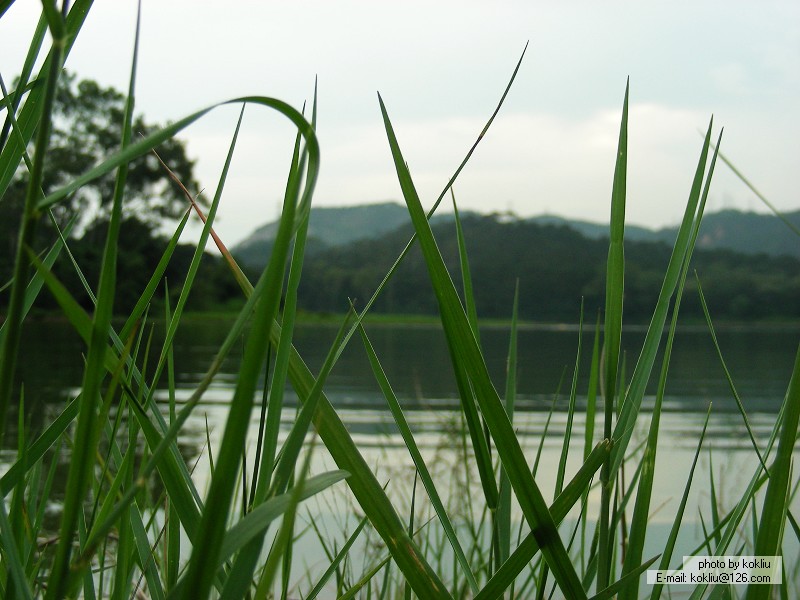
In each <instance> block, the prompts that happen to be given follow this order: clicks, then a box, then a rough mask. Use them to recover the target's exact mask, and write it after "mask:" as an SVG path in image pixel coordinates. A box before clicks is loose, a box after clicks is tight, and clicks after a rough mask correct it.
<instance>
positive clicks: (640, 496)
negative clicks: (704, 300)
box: [620, 132, 722, 600]
mask: <svg viewBox="0 0 800 600" xmlns="http://www.w3.org/2000/svg"><path fill="white" fill-rule="evenodd" d="M721 135H722V133H721V132H720V137H721ZM716 157H717V154H716V152H715V154H714V156H713V157H712V159H711V164H710V165H709V169H708V176H707V178H706V183H705V186H704V189H703V195H702V197H701V199H700V206H699V208H698V216H697V218H696V219H695V220H694V224H693V227H692V232H691V236H690V242H689V246H688V248H687V251H686V256H685V257H684V261H683V266H682V268H681V275H680V281H679V283H678V286H677V291H676V297H675V303H674V305H673V309H672V319H671V322H670V328H669V333H668V335H667V343H666V348H665V350H664V357H663V359H662V367H661V373H660V375H659V380H658V389H657V392H656V401H655V406H654V407H653V411H652V414H651V420H650V431H649V434H648V437H647V445H646V446H645V453H644V458H643V459H642V464H643V465H644V469H643V475H642V477H641V479H640V482H639V486H638V490H637V493H636V503H635V506H634V511H633V519H632V523H631V533H630V538H629V544H628V548H627V552H626V555H625V559H624V565H623V570H622V573H623V575H626V574H628V573H631V572H633V571H634V570H635V569H636V568H637V566H638V564H639V563H640V562H641V559H642V553H643V551H644V542H645V534H646V531H647V522H648V515H649V511H650V500H651V497H652V490H653V480H654V475H655V466H656V454H657V450H658V433H659V424H660V421H661V406H662V403H663V399H664V392H665V390H666V385H667V374H668V373H669V363H670V358H671V356H672V346H673V342H674V340H675V330H676V327H677V323H678V314H679V311H680V306H681V299H682V298H683V291H684V289H685V285H686V276H687V273H688V271H689V263H690V262H691V259H692V252H693V249H694V246H695V242H696V241H697V236H698V233H699V231H700V223H701V221H702V215H703V212H704V209H705V205H706V201H707V200H708V193H709V189H710V184H711V179H712V177H713V174H714V166H715V164H716ZM637 595H638V589H632V588H629V589H628V591H627V592H626V593H625V594H623V595H621V596H620V598H621V600H625V599H626V598H631V599H633V598H635V597H636V596H637Z"/></svg>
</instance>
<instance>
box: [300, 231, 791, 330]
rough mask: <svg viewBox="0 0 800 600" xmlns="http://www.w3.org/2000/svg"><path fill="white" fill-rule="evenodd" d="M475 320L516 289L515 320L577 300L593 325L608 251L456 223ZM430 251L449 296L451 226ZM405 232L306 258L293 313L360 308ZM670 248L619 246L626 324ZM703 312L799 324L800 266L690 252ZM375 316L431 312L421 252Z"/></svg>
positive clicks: (697, 314) (656, 280) (563, 311)
mask: <svg viewBox="0 0 800 600" xmlns="http://www.w3.org/2000/svg"><path fill="white" fill-rule="evenodd" d="M462 225H463V229H464V236H465V239H466V244H467V251H468V255H469V263H470V271H471V274H472V282H473V289H474V294H475V302H476V305H477V309H478V314H479V315H481V316H482V317H485V318H491V317H500V318H507V317H508V315H509V314H510V310H511V300H512V296H513V292H514V287H515V285H516V282H517V281H518V282H519V290H520V296H519V298H520V303H519V315H520V317H521V318H523V319H528V320H543V321H560V322H568V321H572V320H574V319H576V318H577V315H578V310H579V307H580V302H581V299H582V298H583V300H584V301H585V311H586V312H585V314H586V315H591V316H592V317H593V316H594V315H596V314H597V311H598V310H599V309H601V308H602V307H603V305H604V303H605V271H606V257H607V254H608V243H607V241H606V240H603V239H599V238H596V239H591V238H588V237H586V236H585V235H582V234H581V233H579V232H578V231H577V230H576V229H573V228H572V227H568V226H566V225H556V224H540V223H536V222H534V221H532V220H519V219H515V220H507V219H504V218H502V217H499V216H497V215H495V216H470V217H465V218H464V219H463V221H462ZM433 231H434V235H435V236H436V243H437V246H438V247H439V250H440V252H441V253H442V257H443V259H444V261H445V264H446V265H447V268H448V270H449V271H450V275H451V277H453V281H454V283H455V284H456V288H457V289H461V282H460V276H459V272H460V265H459V257H458V242H457V237H456V231H455V227H453V226H452V224H451V223H439V224H436V225H434V226H433ZM411 233H412V229H411V226H410V225H405V226H403V227H401V228H399V229H397V230H395V231H393V232H389V233H387V234H385V235H382V236H380V237H379V238H372V239H363V240H358V241H354V242H352V243H350V244H346V245H342V246H338V247H333V248H330V249H329V250H327V251H326V252H325V253H321V254H316V255H310V256H307V257H306V262H305V266H304V270H303V277H302V278H301V280H300V289H299V298H300V302H299V304H300V307H301V308H302V309H304V310H308V311H311V312H316V313H326V312H330V313H337V312H342V311H343V310H345V309H346V307H347V305H348V299H353V300H354V301H355V303H356V306H359V307H363V304H364V302H366V300H367V299H368V298H369V297H370V296H371V295H372V293H373V292H374V291H375V289H376V287H377V286H378V284H379V283H380V282H381V280H382V279H383V276H384V275H385V274H386V271H387V270H388V269H389V267H390V266H391V265H392V263H393V262H394V260H395V259H396V258H397V255H398V254H399V252H400V251H401V250H402V249H403V247H404V246H405V243H406V242H407V241H408V239H409V237H410V235H411ZM670 253H671V246H670V245H669V244H666V243H662V242H658V241H655V242H653V241H634V240H628V241H626V243H625V257H626V270H625V302H624V306H625V314H626V318H628V319H630V320H629V321H628V322H647V320H648V319H649V318H650V316H652V310H653V307H654V306H655V302H656V299H657V297H658V294H659V289H660V287H661V283H662V281H663V278H664V273H665V269H666V267H667V263H668V261H669V257H670ZM692 262H693V265H692V269H693V271H694V270H696V271H697V273H698V275H699V277H700V280H701V282H702V285H703V290H704V294H705V297H706V300H707V302H708V306H709V307H710V310H711V312H712V315H713V316H714V317H715V318H720V319H723V318H724V319H733V320H737V321H747V320H753V319H783V318H791V319H798V318H800V303H798V301H797V299H798V298H800V260H798V259H796V258H792V257H788V256H775V257H772V256H768V255H764V254H761V255H757V254H749V255H748V254H741V253H737V252H733V251H731V250H727V249H702V248H698V249H696V250H695V252H694V254H693V260H692ZM686 285H687V293H686V297H685V299H684V302H683V303H682V305H681V314H682V315H684V316H685V317H689V318H692V319H697V320H702V318H703V313H702V310H701V306H700V302H699V300H698V298H697V294H696V292H695V288H696V283H695V280H694V277H691V278H689V279H688V280H687V284H686ZM372 310H373V312H384V313H400V314H435V313H436V297H435V295H434V294H433V292H432V290H431V286H430V280H429V275H428V270H427V268H426V266H425V264H424V262H423V261H422V256H421V253H420V251H419V247H418V246H416V247H414V248H412V250H411V252H410V253H409V255H408V256H407V257H406V259H405V260H404V261H403V263H402V264H401V265H400V267H399V268H398V270H397V272H396V274H395V276H394V277H393V278H392V279H391V280H390V281H389V283H388V284H387V285H386V287H385V288H384V290H383V293H382V294H381V296H380V298H378V300H377V302H376V303H375V304H374V305H373V308H372Z"/></svg>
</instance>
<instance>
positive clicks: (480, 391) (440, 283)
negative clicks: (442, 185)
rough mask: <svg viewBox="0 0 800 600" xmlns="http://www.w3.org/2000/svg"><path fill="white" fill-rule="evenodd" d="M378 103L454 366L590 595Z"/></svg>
mask: <svg viewBox="0 0 800 600" xmlns="http://www.w3.org/2000/svg"><path fill="white" fill-rule="evenodd" d="M379 101H380V104H381V112H382V114H383V119H384V125H385V129H386V133H387V137H388V139H389V145H390V148H391V151H392V156H393V159H394V163H395V168H396V170H397V175H398V179H399V180H400V185H401V187H402V189H403V195H404V197H405V199H406V204H407V205H408V208H409V213H410V215H411V218H412V221H413V223H414V226H415V229H416V231H417V234H418V236H419V239H420V246H421V248H422V251H423V255H424V256H425V260H426V263H427V266H428V270H429V274H430V279H431V282H432V285H433V288H434V291H435V293H436V297H437V301H438V303H439V309H440V314H441V317H442V323H443V325H444V328H445V332H446V333H447V336H448V344H449V346H450V351H451V354H452V356H453V357H454V359H455V365H461V367H462V368H464V369H466V370H468V372H470V378H471V380H472V382H473V384H474V386H475V391H476V397H477V399H478V402H479V403H480V404H481V408H482V413H483V416H484V418H485V419H486V422H487V424H488V426H489V429H490V431H491V432H492V437H493V439H494V442H495V444H496V447H497V450H498V454H499V455H500V457H501V460H502V461H503V464H504V466H506V468H507V470H508V473H509V479H510V481H511V483H512V486H513V488H514V491H515V493H516V494H517V497H518V499H519V502H520V505H521V507H522V510H523V513H524V514H525V516H526V518H527V520H528V522H529V523H530V526H531V528H532V529H533V531H534V534H535V535H536V536H537V537H538V538H539V539H540V542H541V543H542V551H543V553H544V555H545V558H546V559H547V561H548V563H550V566H551V568H552V569H553V570H554V574H555V576H556V579H557V580H558V582H559V585H560V586H561V588H562V590H563V591H564V593H566V594H568V595H570V596H572V597H575V598H582V597H585V592H584V590H583V588H582V587H581V584H580V581H579V579H578V577H577V574H576V573H575V571H574V568H572V566H571V564H570V563H569V558H568V556H567V554H566V550H565V548H564V546H563V543H562V541H561V539H560V537H559V535H558V531H557V529H556V526H555V524H554V522H553V518H552V515H551V514H550V512H549V511H548V509H547V505H546V504H545V502H544V498H543V497H542V495H541V492H540V491H539V488H538V486H537V485H536V482H535V480H534V479H533V477H532V475H531V473H530V472H529V471H528V467H527V464H526V462H525V459H524V456H523V455H522V449H521V448H520V446H519V441H518V440H517V438H516V436H515V434H514V432H513V428H512V426H511V423H510V422H509V421H508V416H507V415H506V414H505V410H504V409H503V408H502V404H501V402H500V399H499V397H498V395H497V392H496V390H495V389H494V387H493V386H492V384H491V381H490V380H489V378H488V373H487V372H486V365H485V363H484V362H483V360H482V357H481V355H480V349H479V348H478V346H477V342H476V340H475V338H474V336H473V335H471V330H470V328H469V325H468V322H467V318H466V315H465V314H464V312H463V308H461V306H460V303H459V301H458V297H457V295H456V292H455V289H454V287H453V284H452V281H451V280H450V278H449V275H448V274H447V270H446V268H445V267H444V263H443V261H442V258H441V255H440V254H439V252H438V249H437V248H436V243H435V241H434V239H433V236H432V234H431V230H430V225H429V223H428V221H427V219H426V217H425V213H424V211H423V210H422V206H421V204H420V202H419V197H418V196H417V193H416V190H415V189H414V185H413V182H412V181H411V177H410V174H409V173H408V169H407V167H406V165H405V161H404V160H403V157H402V154H401V152H400V149H399V146H398V143H397V139H396V137H395V135H394V131H393V129H392V126H391V123H390V121H389V117H388V114H387V112H386V107H385V106H384V104H383V100H382V99H381V98H380V96H379Z"/></svg>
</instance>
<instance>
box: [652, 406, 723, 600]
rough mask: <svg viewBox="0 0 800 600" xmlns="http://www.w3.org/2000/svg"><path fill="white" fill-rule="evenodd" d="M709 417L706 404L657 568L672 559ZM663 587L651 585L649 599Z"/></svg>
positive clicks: (656, 598)
mask: <svg viewBox="0 0 800 600" xmlns="http://www.w3.org/2000/svg"><path fill="white" fill-rule="evenodd" d="M709 417H711V405H709V406H708V410H707V411H706V419H705V422H704V423H703V429H702V431H701V432H700V439H699V440H698V441H697V449H696V450H695V453H694V458H693V459H692V466H691V468H690V469H689V475H688V477H687V478H686V485H685V486H684V489H683V495H682V496H681V501H680V504H679V505H678V510H677V511H676V512H675V518H674V519H673V521H672V527H671V528H670V531H669V536H668V537H667V543H666V545H665V546H664V550H663V552H662V553H661V562H660V563H659V565H658V568H659V570H662V571H663V570H666V569H669V563H670V561H671V560H672V551H673V550H674V548H675V542H676V541H677V539H678V534H679V533H680V529H681V525H682V522H683V514H684V511H685V510H686V503H687V501H688V500H689V490H690V489H691V487H692V481H693V480H694V472H695V468H696V467H697V459H698V458H699V457H700V449H701V448H702V447H703V440H704V439H705V436H706V430H707V429H708V420H709ZM663 588H664V585H663V584H659V583H657V584H655V585H654V586H653V591H652V592H651V593H650V600H658V599H659V598H660V597H661V591H662V590H663Z"/></svg>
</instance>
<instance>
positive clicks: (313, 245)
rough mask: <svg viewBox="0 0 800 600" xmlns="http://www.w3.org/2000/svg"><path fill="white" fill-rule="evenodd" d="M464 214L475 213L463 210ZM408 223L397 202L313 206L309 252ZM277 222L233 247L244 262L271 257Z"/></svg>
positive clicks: (439, 218) (442, 217)
mask: <svg viewBox="0 0 800 600" xmlns="http://www.w3.org/2000/svg"><path fill="white" fill-rule="evenodd" d="M461 214H463V215H464V216H470V215H473V214H475V213H472V212H470V211H462V213H461ZM452 219H453V214H452V213H442V214H441V215H440V214H437V215H435V216H434V217H433V222H434V223H438V222H442V221H450V220H452ZM408 223H409V217H408V209H407V208H406V207H405V205H403V204H400V203H398V202H380V203H376V204H364V205H361V206H339V207H326V206H322V207H316V208H312V209H311V219H310V221H309V223H308V241H307V244H306V253H307V254H309V255H313V254H315V253H317V252H320V251H324V250H325V249H328V248H336V247H339V246H344V245H346V244H349V243H351V242H355V241H358V240H368V239H375V238H379V237H380V236H382V235H384V234H386V233H389V232H391V231H394V230H396V229H397V228H398V227H401V226H403V225H406V224H408ZM277 232H278V222H277V221H273V222H271V223H267V224H266V225H262V226H261V227H259V228H258V229H256V230H255V231H254V232H253V233H251V234H250V235H249V236H248V237H247V238H245V239H244V240H242V241H241V242H239V243H238V244H237V245H236V246H234V247H233V248H232V249H231V252H232V253H233V255H234V256H235V257H236V258H237V260H238V261H240V262H241V263H242V264H244V265H246V266H249V267H256V268H260V267H262V266H263V265H264V264H266V260H267V258H269V254H270V249H271V248H272V241H273V240H274V239H275V235H276V234H277Z"/></svg>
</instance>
